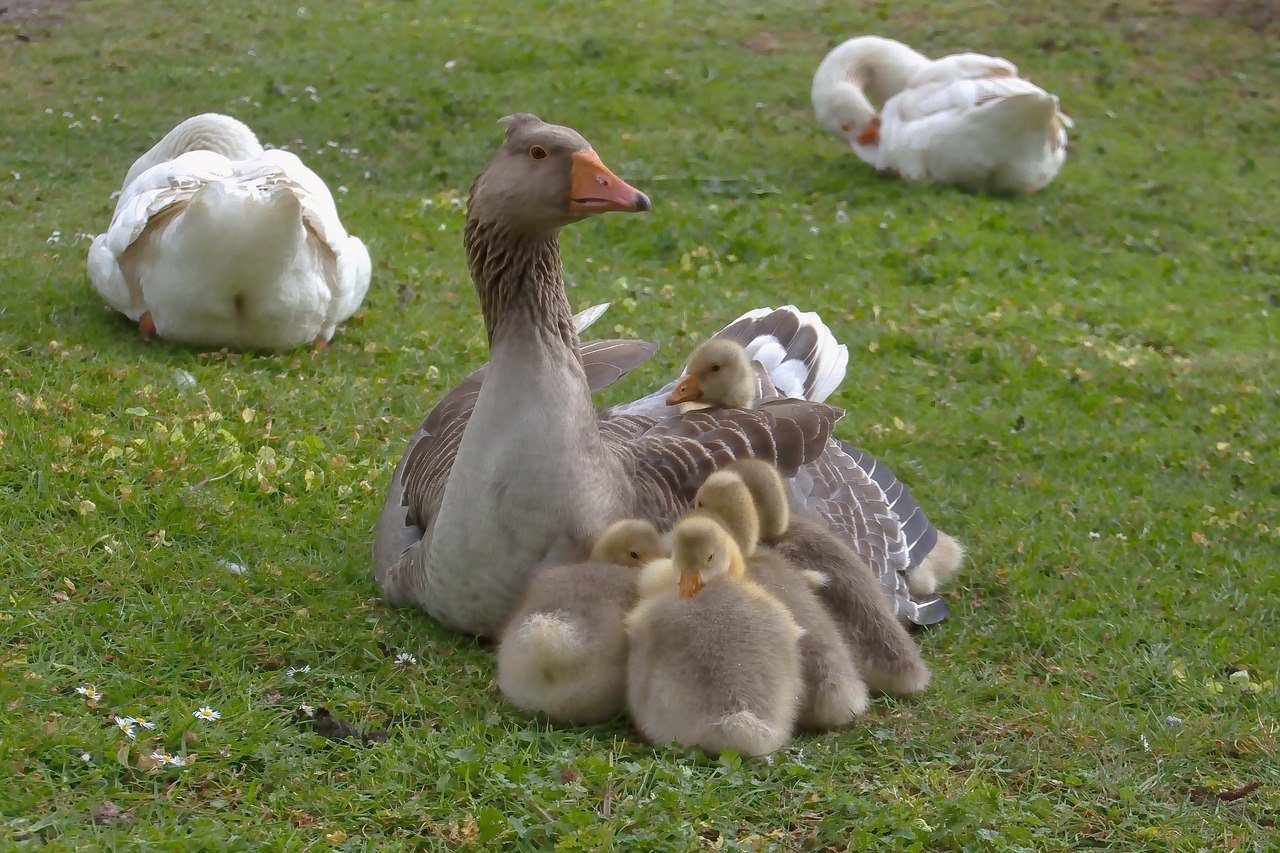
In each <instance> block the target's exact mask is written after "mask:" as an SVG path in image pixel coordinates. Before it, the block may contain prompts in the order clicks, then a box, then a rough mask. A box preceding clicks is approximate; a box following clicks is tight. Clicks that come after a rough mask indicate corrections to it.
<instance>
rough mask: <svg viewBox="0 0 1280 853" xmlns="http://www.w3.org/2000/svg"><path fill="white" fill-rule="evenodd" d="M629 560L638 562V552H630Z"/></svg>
mask: <svg viewBox="0 0 1280 853" xmlns="http://www.w3.org/2000/svg"><path fill="white" fill-rule="evenodd" d="M631 559H633V560H638V559H640V552H639V551H632V552H631Z"/></svg>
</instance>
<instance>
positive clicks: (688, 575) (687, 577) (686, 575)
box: [680, 572, 706, 598]
mask: <svg viewBox="0 0 1280 853" xmlns="http://www.w3.org/2000/svg"><path fill="white" fill-rule="evenodd" d="M704 586H706V584H704V583H703V582H702V575H700V574H698V573H697V572H681V573H680V597H681V598H693V597H694V596H695V595H697V594H698V593H700V592H702V588H703V587H704Z"/></svg>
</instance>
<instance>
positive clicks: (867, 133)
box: [858, 116, 880, 145]
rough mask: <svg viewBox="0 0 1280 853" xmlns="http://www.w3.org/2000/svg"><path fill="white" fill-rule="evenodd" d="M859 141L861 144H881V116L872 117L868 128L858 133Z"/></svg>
mask: <svg viewBox="0 0 1280 853" xmlns="http://www.w3.org/2000/svg"><path fill="white" fill-rule="evenodd" d="M858 142H859V144H861V145H879V144H880V116H875V117H874V118H872V119H871V122H870V123H869V124H868V125H867V126H866V129H865V130H863V131H862V133H859V134H858Z"/></svg>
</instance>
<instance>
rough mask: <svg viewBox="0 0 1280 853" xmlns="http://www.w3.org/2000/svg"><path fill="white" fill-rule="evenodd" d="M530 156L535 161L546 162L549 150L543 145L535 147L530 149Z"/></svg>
mask: <svg viewBox="0 0 1280 853" xmlns="http://www.w3.org/2000/svg"><path fill="white" fill-rule="evenodd" d="M529 156H530V157H532V158H533V159H535V160H545V159H547V149H545V148H543V147H542V146H541V145H534V146H532V147H531V148H530V149H529Z"/></svg>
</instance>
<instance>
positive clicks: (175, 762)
mask: <svg viewBox="0 0 1280 853" xmlns="http://www.w3.org/2000/svg"><path fill="white" fill-rule="evenodd" d="M151 760H152V761H154V762H155V763H156V764H168V765H170V766H171V767H181V766H182V765H183V764H184V763H185V762H184V761H183V760H182V759H181V758H179V757H176V756H173V755H170V754H169V753H167V752H165V751H164V750H163V749H157V750H156V751H155V752H153V753H151Z"/></svg>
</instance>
